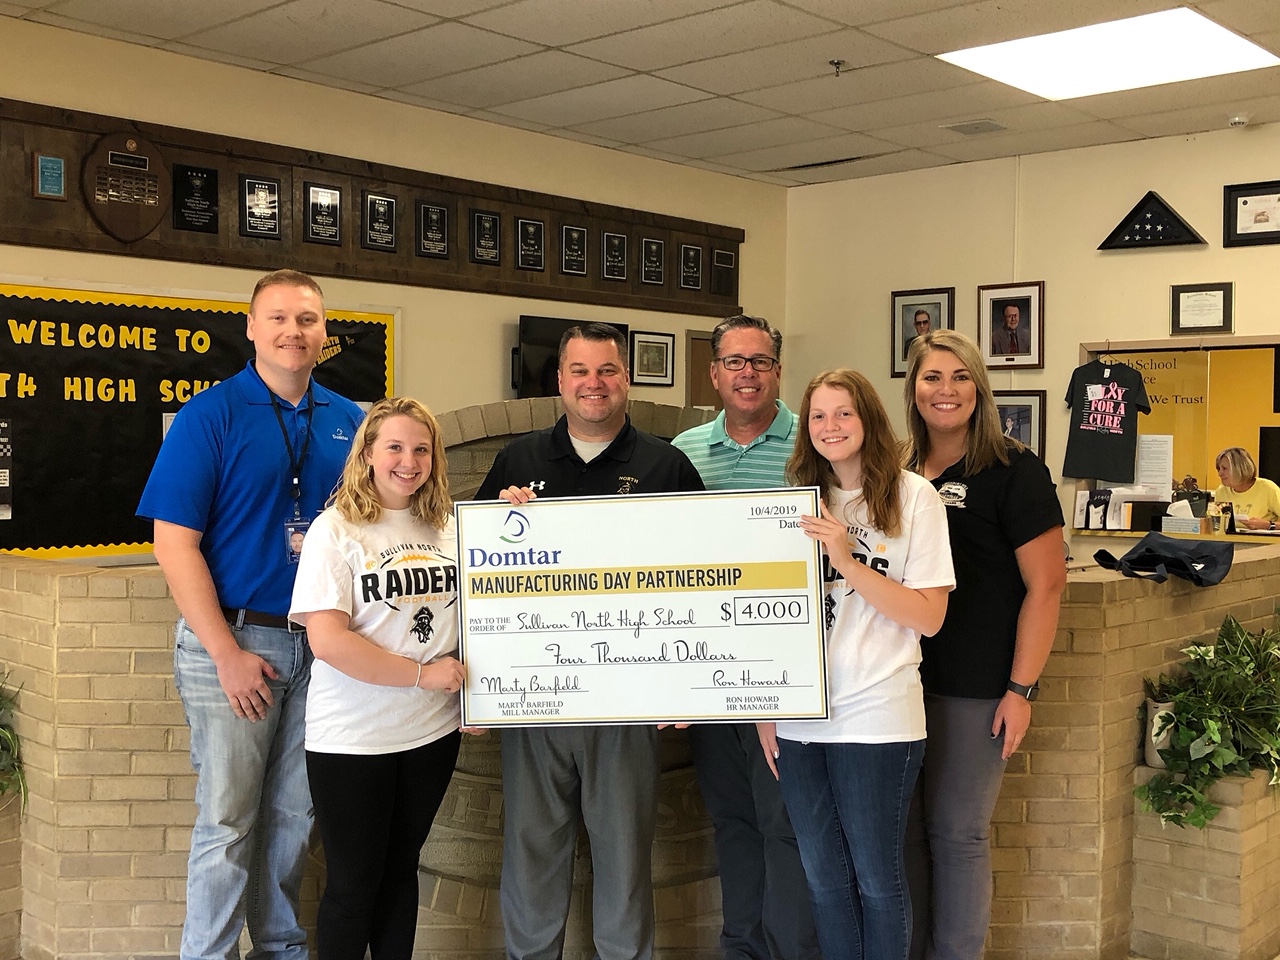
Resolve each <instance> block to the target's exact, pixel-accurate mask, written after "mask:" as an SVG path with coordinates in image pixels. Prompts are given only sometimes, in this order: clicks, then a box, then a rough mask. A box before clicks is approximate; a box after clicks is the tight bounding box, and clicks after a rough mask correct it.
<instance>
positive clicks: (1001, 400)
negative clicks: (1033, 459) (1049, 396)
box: [991, 390, 1046, 460]
mask: <svg viewBox="0 0 1280 960" xmlns="http://www.w3.org/2000/svg"><path fill="white" fill-rule="evenodd" d="M991 392H992V393H993V394H995V398H996V409H997V410H998V411H999V412H1000V430H1001V432H1003V433H1004V435H1005V436H1006V437H1012V438H1013V439H1014V440H1017V441H1019V442H1020V443H1022V445H1023V446H1025V447H1027V448H1029V449H1030V450H1031V451H1032V452H1033V453H1034V454H1035V455H1036V456H1037V457H1039V458H1040V459H1041V460H1043V459H1044V406H1045V396H1046V394H1045V391H1044V390H992V391H991Z"/></svg>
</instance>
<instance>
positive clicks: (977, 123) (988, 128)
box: [942, 117, 1009, 137]
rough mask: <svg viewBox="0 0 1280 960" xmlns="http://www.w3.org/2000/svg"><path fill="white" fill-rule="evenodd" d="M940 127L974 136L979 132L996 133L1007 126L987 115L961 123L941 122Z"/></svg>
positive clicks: (1006, 128)
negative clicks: (941, 125)
mask: <svg viewBox="0 0 1280 960" xmlns="http://www.w3.org/2000/svg"><path fill="white" fill-rule="evenodd" d="M942 129H943V130H950V131H951V132H952V133H959V134H962V135H964V136H966V137H976V136H977V135H978V134H980V133H998V132H999V131H1001V130H1008V129H1009V128H1008V127H1006V126H1004V125H1003V124H1000V123H996V122H995V121H994V120H992V119H990V118H988V117H983V118H982V119H980V120H964V121H962V122H961V123H948V124H943V127H942Z"/></svg>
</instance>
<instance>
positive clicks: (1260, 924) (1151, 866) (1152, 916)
mask: <svg viewBox="0 0 1280 960" xmlns="http://www.w3.org/2000/svg"><path fill="white" fill-rule="evenodd" d="M1154 772H1155V771H1153V770H1150V769H1149V768H1147V767H1140V768H1138V770H1137V771H1135V777H1134V782H1135V783H1145V782H1146V781H1147V779H1148V778H1149V777H1150V776H1151V775H1152V774H1153V773H1154ZM1209 799H1210V800H1212V801H1213V802H1214V803H1216V804H1218V805H1219V806H1220V807H1221V811H1220V812H1219V813H1218V815H1217V816H1216V817H1215V818H1214V819H1213V820H1211V821H1210V823H1209V826H1208V827H1207V828H1205V829H1204V830H1196V829H1194V828H1189V829H1179V828H1178V827H1161V825H1160V818H1159V817H1158V816H1157V815H1156V814H1154V813H1138V814H1137V816H1136V819H1135V820H1134V829H1135V833H1136V836H1135V837H1134V841H1133V860H1134V881H1135V888H1134V891H1133V913H1134V917H1133V938H1132V945H1133V952H1134V954H1136V955H1137V956H1140V957H1153V958H1156V960H1271V958H1272V957H1274V956H1276V954H1277V952H1280V793H1278V792H1277V791H1276V790H1275V789H1274V788H1273V787H1271V785H1270V784H1269V783H1268V777H1267V775H1266V773H1265V772H1264V771H1261V770H1259V771H1256V772H1255V773H1254V775H1253V776H1252V777H1251V778H1247V779H1246V778H1244V777H1230V778H1228V779H1225V780H1221V781H1219V782H1218V783H1217V784H1215V785H1214V787H1213V789H1212V790H1210V792H1209Z"/></svg>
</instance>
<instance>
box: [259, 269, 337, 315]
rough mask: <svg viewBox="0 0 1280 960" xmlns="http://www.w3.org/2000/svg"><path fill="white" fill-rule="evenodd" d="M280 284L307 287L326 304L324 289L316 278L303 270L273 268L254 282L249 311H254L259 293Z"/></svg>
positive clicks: (321, 303) (322, 303) (321, 302)
mask: <svg viewBox="0 0 1280 960" xmlns="http://www.w3.org/2000/svg"><path fill="white" fill-rule="evenodd" d="M279 285H284V286H287V287H306V288H307V289H308V290H310V291H311V292H312V293H314V294H315V295H316V296H317V297H319V298H320V305H321V307H323V306H324V291H323V290H321V289H320V284H318V283H316V281H315V280H314V278H312V277H310V276H308V275H307V274H305V273H303V272H302V271H301V270H273V271H272V272H271V273H268V274H267V275H266V276H265V277H263V278H262V279H261V280H259V281H258V282H257V283H256V284H254V287H253V296H251V297H250V298H249V312H250V313H252V312H253V305H254V303H255V302H257V299H258V294H259V293H261V292H262V291H263V290H265V289H267V287H275V286H279Z"/></svg>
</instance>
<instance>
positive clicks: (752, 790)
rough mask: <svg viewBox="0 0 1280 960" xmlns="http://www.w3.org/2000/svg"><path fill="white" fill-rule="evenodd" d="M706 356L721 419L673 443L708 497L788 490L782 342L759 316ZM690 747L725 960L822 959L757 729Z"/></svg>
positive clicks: (736, 327) (790, 439)
mask: <svg viewBox="0 0 1280 960" xmlns="http://www.w3.org/2000/svg"><path fill="white" fill-rule="evenodd" d="M711 355H712V357H713V358H714V359H712V361H711V382H712V384H713V385H714V386H715V388H716V390H717V391H718V392H719V394H720V399H721V400H722V401H723V403H724V410H723V411H722V412H721V413H720V415H719V416H718V417H716V418H715V420H713V421H711V422H710V423H706V424H703V425H702V426H700V427H694V428H693V429H692V430H686V431H685V432H684V433H682V434H680V436H678V437H676V438H675V440H673V441H672V443H673V444H675V446H676V447H678V448H679V449H680V450H681V451H683V452H684V453H685V454H686V455H687V456H688V457H689V459H690V460H691V461H693V465H694V466H695V467H697V468H698V473H700V474H701V475H702V482H703V483H704V484H705V485H706V487H707V489H708V490H741V489H744V488H759V487H780V486H783V485H785V483H786V478H785V475H784V474H785V470H786V464H787V459H788V458H789V457H790V456H791V450H792V448H793V447H794V446H795V439H796V427H797V423H796V415H795V414H794V413H792V412H791V411H790V410H788V409H787V406H786V404H784V403H782V401H780V400H779V399H778V386H779V382H780V380H781V375H782V364H781V356H782V334H781V333H779V332H778V331H777V330H775V329H774V328H773V327H772V326H770V324H769V321H767V320H764V319H762V318H760V317H748V316H742V315H739V316H735V317H729V318H728V319H726V320H723V321H721V322H720V323H719V324H717V325H716V328H715V330H714V331H712V334H711ZM743 548H744V549H748V548H749V547H748V545H747V544H744V545H743ZM689 738H690V741H691V743H692V746H693V763H694V767H695V768H696V770H697V772H698V785H699V786H700V787H701V788H702V799H703V801H704V803H705V804H706V807H707V812H708V813H710V814H711V822H712V823H713V824H714V825H715V844H716V860H717V862H718V864H719V868H720V890H721V894H722V897H721V899H722V901H723V907H722V910H723V913H724V925H723V927H722V929H721V931H720V946H721V948H722V949H723V950H724V956H725V960H820V954H819V952H818V937H817V934H816V932H815V931H814V927H813V914H812V912H811V911H810V907H809V893H808V886H807V885H806V883H805V877H804V869H803V867H801V865H800V853H799V851H798V850H797V848H796V837H795V833H794V832H793V831H792V829H791V822H790V821H789V820H788V819H787V811H786V808H785V807H784V806H783V804H782V792H781V791H780V790H779V788H778V782H777V781H776V780H775V779H774V777H773V774H772V773H771V772H770V771H769V768H768V766H767V764H766V763H765V759H764V753H763V751H762V750H761V749H760V741H759V740H758V739H757V737H756V728H755V725H754V724H750V723H733V724H718V723H708V724H699V725H695V726H693V727H690V728H689Z"/></svg>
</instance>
